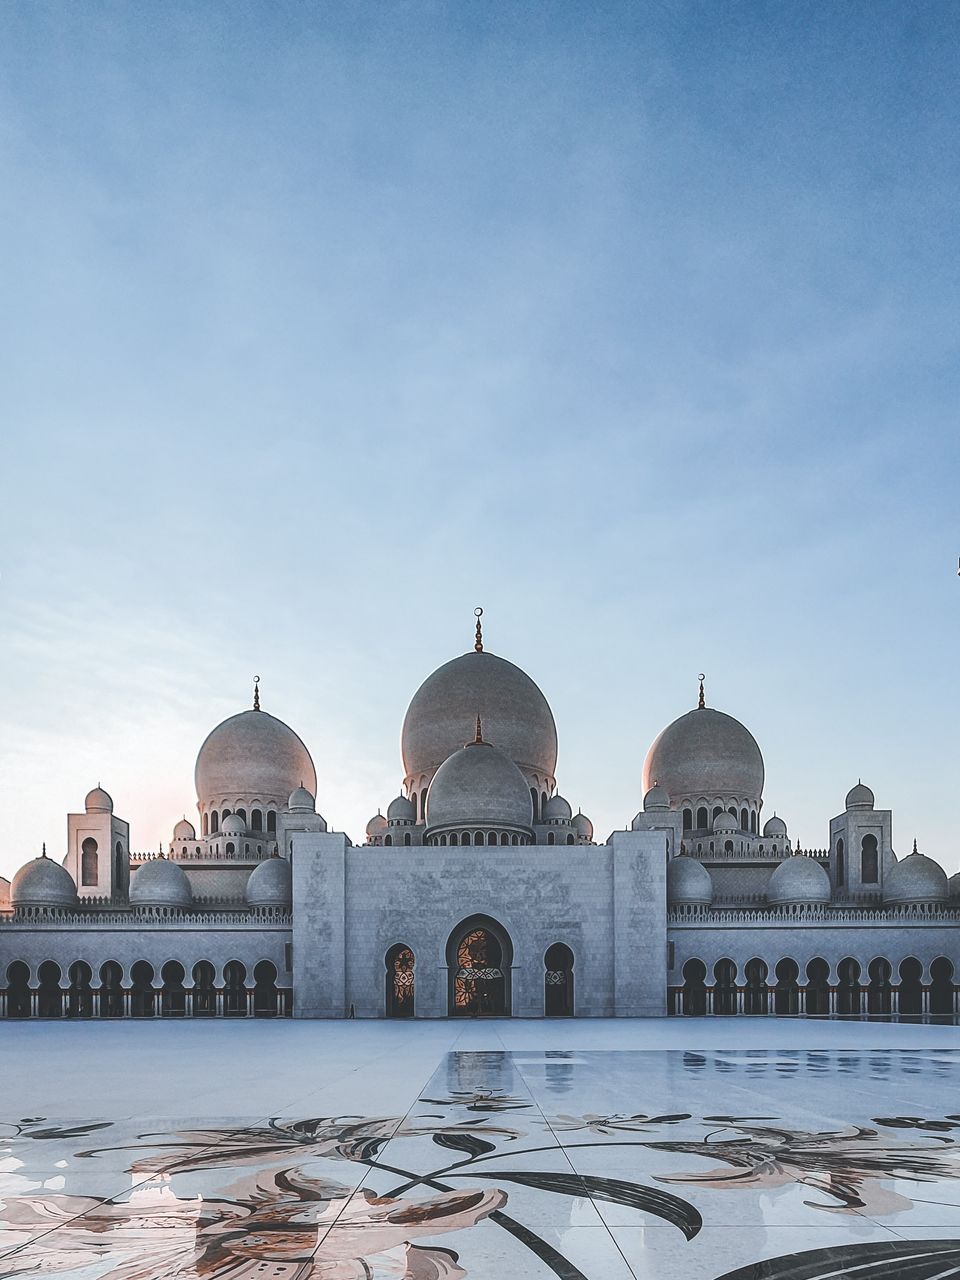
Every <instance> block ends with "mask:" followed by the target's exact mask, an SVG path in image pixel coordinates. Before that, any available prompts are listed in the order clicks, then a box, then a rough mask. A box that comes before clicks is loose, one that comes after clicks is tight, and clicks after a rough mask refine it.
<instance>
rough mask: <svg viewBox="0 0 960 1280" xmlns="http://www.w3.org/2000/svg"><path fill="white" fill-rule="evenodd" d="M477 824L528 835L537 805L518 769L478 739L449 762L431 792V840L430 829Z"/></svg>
mask: <svg viewBox="0 0 960 1280" xmlns="http://www.w3.org/2000/svg"><path fill="white" fill-rule="evenodd" d="M474 824H477V825H483V826H508V827H520V828H522V829H523V831H524V832H529V831H530V830H531V828H532V825H533V801H532V800H531V799H530V791H529V790H528V788H527V782H526V779H525V778H524V776H523V774H522V773H521V772H520V769H519V767H518V766H517V765H515V764H514V762H513V761H512V760H511V759H510V757H509V756H508V755H507V754H506V752H504V751H501V750H499V748H498V747H494V746H492V745H491V744H490V743H489V742H484V741H483V740H482V738H480V737H479V736H478V738H477V741H475V742H468V743H467V745H466V746H464V747H461V748H460V749H459V751H455V752H454V753H453V755H452V756H449V757H448V758H447V759H446V760H444V762H443V764H442V765H441V766H440V768H439V769H438V770H437V772H436V773H435V774H434V775H433V781H432V782H431V783H430V789H429V790H428V791H427V831H428V834H429V831H430V828H435V827H440V826H460V825H463V826H470V825H474Z"/></svg>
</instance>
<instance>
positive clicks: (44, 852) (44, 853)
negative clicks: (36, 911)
mask: <svg viewBox="0 0 960 1280" xmlns="http://www.w3.org/2000/svg"><path fill="white" fill-rule="evenodd" d="M914 843H916V842H914ZM46 856H47V842H46V840H44V842H43V845H42V846H41V849H40V857H41V858H45V857H46Z"/></svg>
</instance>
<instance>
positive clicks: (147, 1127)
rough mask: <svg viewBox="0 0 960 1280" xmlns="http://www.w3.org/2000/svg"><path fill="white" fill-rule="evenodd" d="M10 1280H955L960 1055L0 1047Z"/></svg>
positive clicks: (903, 1045)
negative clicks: (42, 1279) (29, 1279)
mask: <svg viewBox="0 0 960 1280" xmlns="http://www.w3.org/2000/svg"><path fill="white" fill-rule="evenodd" d="M0 1072H2V1080H3V1097H4V1107H3V1114H2V1115H0V1121H2V1127H0V1206H2V1207H0V1277H14V1276H16V1277H21V1276H34V1275H36V1276H44V1275H57V1276H66V1277H71V1278H72V1280H81V1278H82V1280H98V1278H99V1277H101V1276H103V1277H109V1278H110V1280H160V1278H161V1277H163V1278H166V1277H180V1278H182V1280H188V1278H189V1280H200V1278H203V1277H211V1278H216V1280H246V1278H247V1277H251V1278H252V1277H260V1278H261V1280H274V1278H283V1280H381V1278H382V1280H386V1278H387V1277H391V1278H406V1280H460V1278H461V1277H470V1278H471V1280H514V1278H519V1277H530V1278H531V1280H557V1277H559V1278H560V1280H630V1278H631V1277H634V1278H636V1280H654V1278H658V1280H659V1278H663V1280H699V1278H700V1277H703V1278H704V1280H720V1278H722V1280H819V1278H821V1277H822V1278H823V1280H826V1278H827V1277H829V1278H830V1280H841V1278H842V1277H847V1276H849V1277H856V1280H880V1278H881V1277H891V1278H896V1280H934V1277H936V1278H938V1280H940V1278H944V1280H945V1278H946V1277H948V1276H956V1277H960V1031H958V1029H956V1028H950V1027H926V1026H895V1025H889V1024H883V1025H874V1024H868V1023H854V1024H840V1023H827V1024H821V1023H816V1024H814V1023H806V1022H798V1021H788V1020H777V1019H739V1020H738V1019H717V1020H693V1021H686V1020H681V1019H675V1020H674V1019H671V1020H664V1021H659V1022H626V1021H623V1022H620V1021H617V1022H614V1021H609V1022H608V1021H603V1022H600V1021H591V1022H586V1021H583V1022H577V1021H573V1022H553V1023H551V1022H522V1021H510V1022H500V1021H496V1022H493V1021H491V1022H469V1023H455V1022H422V1023H421V1022H418V1023H362V1022H357V1023H317V1022H311V1023H289V1022H278V1023H264V1022H259V1021H256V1022H236V1023H230V1022H218V1023H211V1024H201V1023H189V1024H184V1023H179V1024H177V1023H169V1022H156V1023H153V1022H151V1023H130V1022H124V1023H104V1024H100V1025H91V1024H83V1023H69V1024H66V1023H64V1024H56V1023H42V1024H38V1023H25V1024H10V1023H7V1024H5V1025H4V1026H3V1027H2V1030H0Z"/></svg>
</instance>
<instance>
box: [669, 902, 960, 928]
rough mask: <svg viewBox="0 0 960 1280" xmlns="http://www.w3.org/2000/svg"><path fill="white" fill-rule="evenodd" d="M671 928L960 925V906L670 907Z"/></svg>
mask: <svg viewBox="0 0 960 1280" xmlns="http://www.w3.org/2000/svg"><path fill="white" fill-rule="evenodd" d="M667 924H668V926H670V927H675V926H683V925H693V926H696V927H698V928H700V927H703V926H705V925H715V926H720V927H729V926H730V925H743V924H756V925H764V924H771V925H773V924H819V925H828V926H829V925H850V924H877V925H884V924H960V903H930V904H926V903H914V904H910V905H904V906H887V907H883V906H880V905H879V904H878V905H876V906H873V907H871V906H857V905H852V906H841V905H838V906H834V905H823V906H812V905H810V906H766V907H759V906H748V905H741V906H726V907H725V906H715V907H695V906H684V907H671V908H670V910H669V911H668V913H667Z"/></svg>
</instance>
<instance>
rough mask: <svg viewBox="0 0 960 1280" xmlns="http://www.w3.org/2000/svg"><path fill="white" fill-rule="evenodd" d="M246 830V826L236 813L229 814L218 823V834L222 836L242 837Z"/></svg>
mask: <svg viewBox="0 0 960 1280" xmlns="http://www.w3.org/2000/svg"><path fill="white" fill-rule="evenodd" d="M246 829H247V824H246V823H245V822H244V820H243V819H242V818H241V817H240V815H239V814H237V813H231V814H230V816H229V818H224V820H223V821H222V822H221V823H220V834H221V835H224V836H242V835H243V833H244V832H245V831H246Z"/></svg>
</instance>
